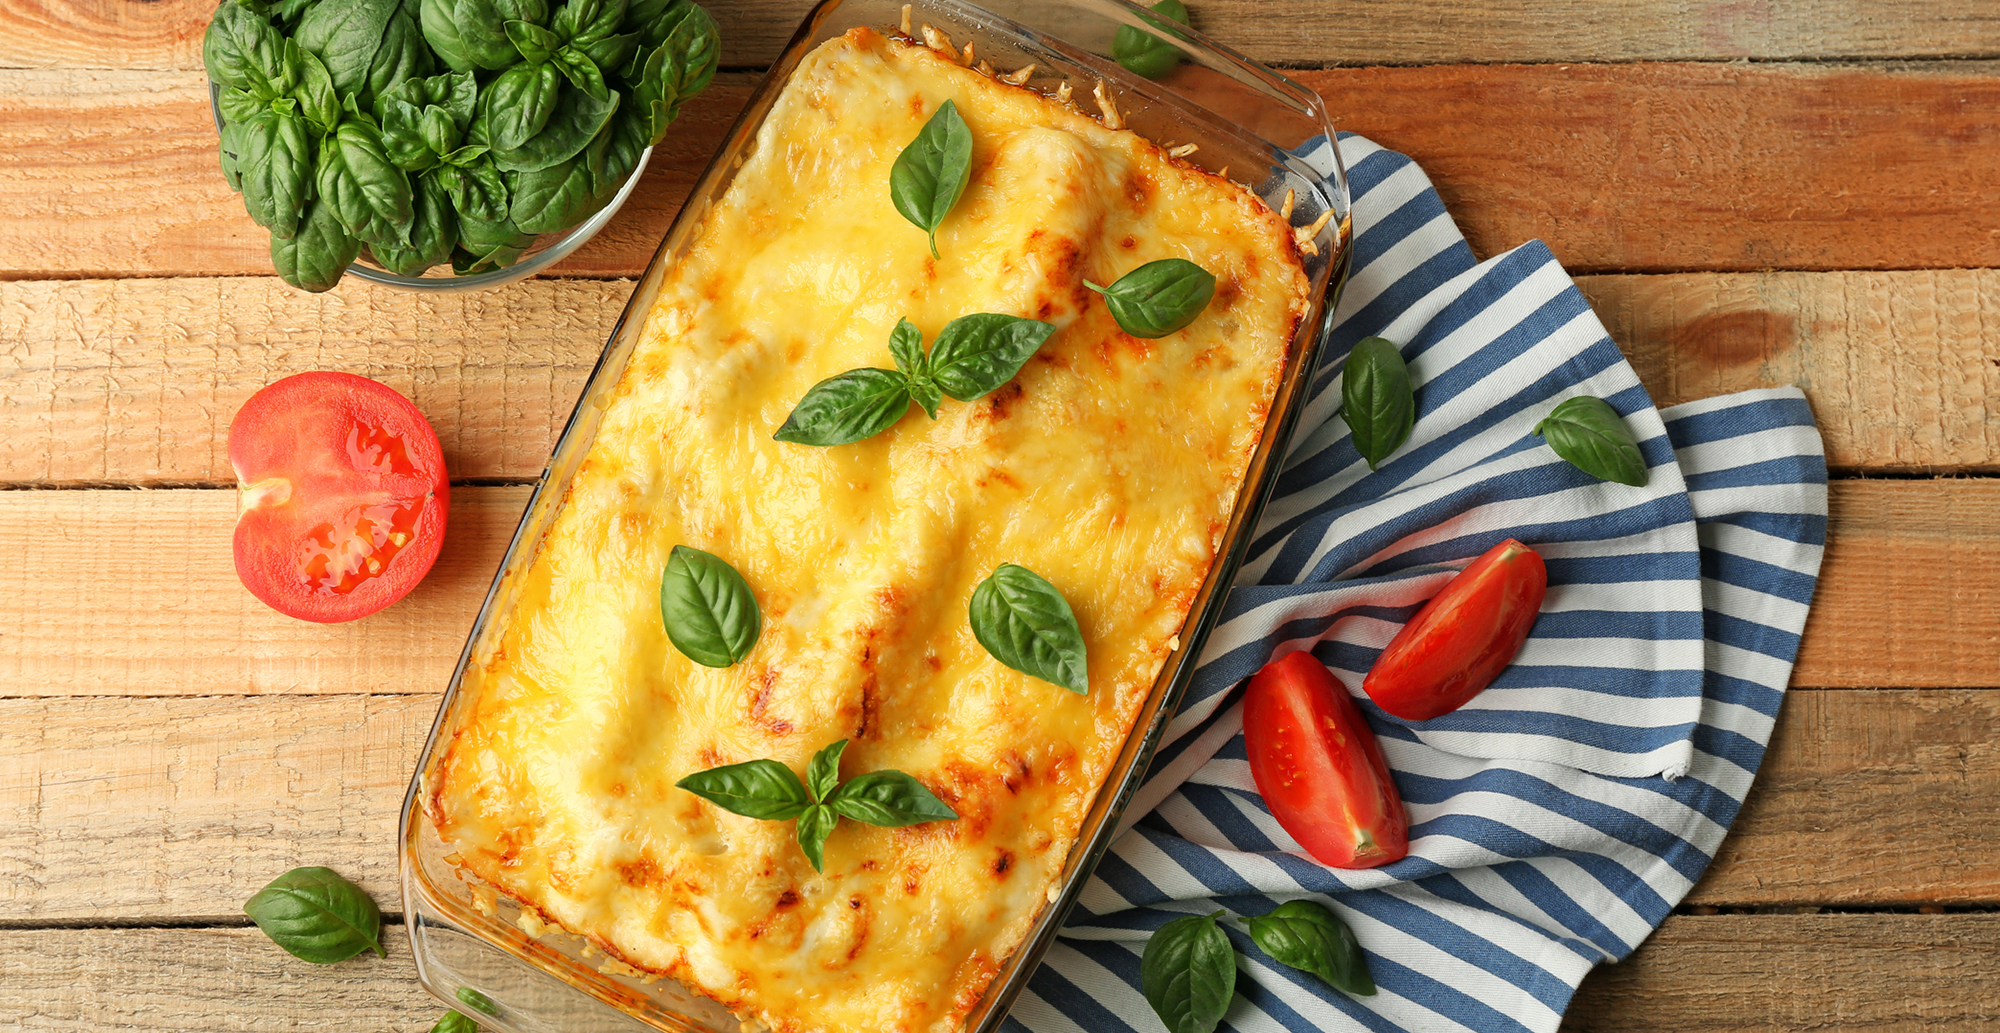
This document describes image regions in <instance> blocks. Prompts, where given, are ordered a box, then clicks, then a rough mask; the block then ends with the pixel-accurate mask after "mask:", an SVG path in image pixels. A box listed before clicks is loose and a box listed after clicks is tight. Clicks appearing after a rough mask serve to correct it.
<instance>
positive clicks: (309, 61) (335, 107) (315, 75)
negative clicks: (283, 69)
mask: <svg viewBox="0 0 2000 1033" xmlns="http://www.w3.org/2000/svg"><path fill="white" fill-rule="evenodd" d="M285 56H286V58H287V59H288V60H291V59H296V60H297V62H298V66H299V83H298V85H297V86H295V87H293V88H292V93H293V96H295V97H297V98H298V102H299V113H300V114H302V115H304V116H305V117H306V121H308V122H311V123H312V124H313V126H314V127H316V128H317V129H318V130H319V131H320V133H321V134H326V133H331V132H333V130H334V128H335V127H336V126H338V125H340V97H339V96H338V95H337V93H336V92H335V90H334V88H333V76H331V75H329V74H328V73H327V70H326V65H324V64H322V63H321V62H320V59H319V58H317V57H315V56H313V53H312V51H310V50H306V49H304V48H302V47H300V46H299V45H298V44H297V43H296V42H293V41H292V40H286V41H285Z"/></svg>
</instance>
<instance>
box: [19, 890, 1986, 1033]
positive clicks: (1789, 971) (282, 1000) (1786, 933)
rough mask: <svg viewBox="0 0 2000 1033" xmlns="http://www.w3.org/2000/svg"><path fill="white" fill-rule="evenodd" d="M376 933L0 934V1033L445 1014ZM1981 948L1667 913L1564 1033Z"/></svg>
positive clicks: (1787, 918) (1761, 1014) (333, 1023)
mask: <svg viewBox="0 0 2000 1033" xmlns="http://www.w3.org/2000/svg"><path fill="white" fill-rule="evenodd" d="M384 932H385V933H386V934H387V936H388V937H389V939H390V941H391V945H390V948H389V957H388V958H386V959H380V958H373V957H369V958H364V959H360V960H355V961H349V962H344V963H342V964H338V965H309V964H307V963H305V962H302V961H299V960H298V959H296V958H293V957H291V956H289V955H287V954H285V953H284V952H282V951H280V950H278V949H277V948H276V947H274V946H272V944H271V943H270V941H268V940H266V939H265V938H264V936H263V934H262V933H260V932H258V931H257V930H255V929H245V928H215V927H207V928H191V929H52V930H32V931H27V930H22V931H11V932H9V931H0V1025H4V1026H6V1028H8V1029H15V1030H21V1031H23V1033H48V1031H55V1030H62V1031H65V1033H67V1031H69V1030H74V1029H79V1028H91V1029H98V1030H113V1029H115V1030H120V1031H123V1033H225V1031H226V1033H238V1031H242V1030H263V1029H286V1030H300V1031H305V1033H354V1031H356V1030H393V1031H407V1033H417V1031H419V1030H423V1029H427V1028H429V1026H430V1024H431V1023H432V1022H434V1021H436V1019H437V1017H438V1016H439V1015H441V1014H443V1005H441V1004H439V1003H438V1002H437V1000H436V999H435V998H432V997H430V996H429V995H428V994H426V993H425V992H424V991H423V989H422V988H420V987H419V986H418V985H417V981H416V971H415V968H414V967H413V966H412V965H411V963H410V957H409V951H408V949H407V946H406V943H405V941H404V939H403V935H404V934H403V930H402V928H401V927H400V926H391V927H389V928H388V929H385V930H384ZM1996 950H2000V916H1994V915H1949V916H1944V915H1939V916H1931V915H1769V916H1754V917H1753V916H1738V915H1718V916H1713V917H1694V916H1687V915H1676V916H1674V917H1672V918H1669V919H1667V921H1666V924H1665V925H1664V926H1662V927H1661V928H1660V931H1659V932H1658V933H1656V934H1654V936H1653V938H1652V939H1650V940H1648V941H1647V942H1646V944H1645V946H1643V947H1641V948H1640V949H1639V952H1638V953H1637V954H1635V955H1633V956H1632V958H1630V959H1629V960H1627V961H1625V962H1622V963H1620V964H1617V965H1609V966H1603V967H1600V968H1598V969H1596V970H1595V971H1593V972H1592V973H1591V974H1590V975H1589V976H1587V977H1586V978H1585V979H1584V982H1583V987H1582V989H1581V991H1580V992H1579V993H1578V994H1577V997H1576V1000H1575V1002H1574V1003H1573V1004H1572V1006H1571V1008H1570V1012H1569V1015H1568V1017H1567V1019H1566V1020H1565V1022H1564V1023H1563V1027H1562V1028H1563V1029H1564V1030H1565V1031H1566V1033H1596V1031H1599V1030H1602V1031H1606V1033H1612V1031H1616V1033H1630V1031H1632V1030H1647V1031H1650V1033H1749V1031H1767V1030H1768V1031H1772V1033H1776V1031H1797V1030H1805V1029H1840V1030H1843V1031H1856V1033H1917V1031H1922V1033H1981V1031H1984V1030H1988V1029H1991V1028H1992V1021H1993V1018H1994V1015H1995V1009H1994V1007H1993V1005H1992V1001H1993V999H1994V995H1995V994H2000V970H1996V968H1995V967H1994V966H1993V965H1992V963H1991V960H1992V957H1993V955H1994V952H1995V951H1996ZM251 988H254V992H252V991H251ZM330 1005H331V1006H330Z"/></svg>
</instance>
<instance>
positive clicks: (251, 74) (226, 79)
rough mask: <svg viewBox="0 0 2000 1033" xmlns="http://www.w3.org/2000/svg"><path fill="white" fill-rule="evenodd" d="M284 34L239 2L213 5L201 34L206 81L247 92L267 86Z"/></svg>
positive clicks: (277, 65) (280, 54) (279, 58)
mask: <svg viewBox="0 0 2000 1033" xmlns="http://www.w3.org/2000/svg"><path fill="white" fill-rule="evenodd" d="M283 52H284V37H283V36H281V35H280V34H279V33H278V30H277V29H274V28H272V27H271V23H270V22H268V21H265V20H264V19H263V18H261V17H258V15H257V14H256V12H254V11H252V10H250V9H249V8H247V7H243V6H241V5H239V4H232V3H225V4H223V5H222V6H220V7H218V8H216V9H215V16H214V17H213V18H210V19H209V22H208V31H207V32H206V33H204V34H203V35H202V38H201V60H202V66H203V67H204V68H206V69H207V70H208V78H209V81H211V82H213V83H215V84H216V85H218V86H222V87H225V88H234V89H239V90H243V91H245V92H248V93H257V92H258V91H260V90H268V83H269V82H270V79H271V76H272V75H273V74H275V73H276V72H277V70H278V69H279V68H280V67H281V65H282V62H283V59H284V54H283Z"/></svg>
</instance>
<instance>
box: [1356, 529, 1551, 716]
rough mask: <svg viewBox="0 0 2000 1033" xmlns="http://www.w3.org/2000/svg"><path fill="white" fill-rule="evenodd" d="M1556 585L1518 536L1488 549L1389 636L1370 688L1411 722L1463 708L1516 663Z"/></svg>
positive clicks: (1378, 701)
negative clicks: (1544, 597) (1519, 540)
mask: <svg viewBox="0 0 2000 1033" xmlns="http://www.w3.org/2000/svg"><path fill="white" fill-rule="evenodd" d="M1548 588H1549V568H1548V565H1547V564H1546V563H1544V562H1542V557H1541V554H1539V553H1537V552H1536V551H1535V550H1533V549H1530V548H1528V547H1527V546H1525V545H1522V544H1521V543H1520V542H1517V541H1515V540H1514V539H1512V538H1509V539H1507V540H1506V541H1504V542H1501V543H1500V544H1498V545H1496V546H1494V547H1493V548H1491V549H1488V550H1486V554H1485V555H1483V556H1481V557H1479V558H1478V559H1476V560H1473V561H1472V564H1471V565H1470V566H1468V567H1466V568H1465V569H1464V570H1462V571H1460V572H1459V573H1458V575H1457V576H1456V577H1454V578H1452V579H1451V581H1450V582H1449V583H1447V584H1446V585H1445V586H1444V590H1443V591H1441V592H1439V593H1438V594H1437V595H1435V596H1432V597H1431V600H1430V601H1429V602H1427V603H1425V604H1424V606H1423V609H1421V610H1418V611H1417V615H1416V616H1414V617H1412V618H1410V622H1409V623H1408V624H1405V625H1403V629H1402V630H1401V631H1398V632H1397V633H1396V637H1395V638H1393V639H1391V640H1389V646H1388V648H1386V649H1384V650H1383V651H1382V655H1381V656H1380V657H1378V658H1376V660H1375V666H1373V667H1371V668H1369V670H1368V677H1367V678H1365V679H1364V680H1363V681H1362V683H1361V689H1362V691H1363V692H1366V693H1368V698H1370V699H1372V700H1374V701H1375V705H1376V706H1379V707H1381V708H1382V709H1383V710H1386V711H1388V712H1389V713H1391V714H1394V715H1396V716H1397V717H1400V718H1402V719H1403V720H1405V721H1428V720H1430V719H1431V718H1434V717H1438V716H1440V715H1442V714H1449V713H1451V712H1452V711H1454V710H1457V709H1458V708H1459V707H1462V706H1464V705H1465V704H1466V702H1467V701H1468V700H1470V699H1472V697H1474V696H1477V695H1479V693H1480V692H1482V691H1484V690H1485V688H1486V687H1487V686H1488V685H1491V684H1493V679H1495V678H1498V677H1499V676H1500V672H1501V671H1504V670H1506V669H1507V665H1508V664H1510V663H1513V662H1514V654H1516V653H1518V652H1520V651H1521V643H1523V642H1525V641H1527V639H1528V632H1529V631H1531V630H1532V629H1533V628H1534V626H1535V618H1536V617H1539V616H1540V615H1541V608H1542V597H1543V596H1544V595H1545V594H1547V592H1548Z"/></svg>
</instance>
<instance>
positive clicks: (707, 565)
mask: <svg viewBox="0 0 2000 1033" xmlns="http://www.w3.org/2000/svg"><path fill="white" fill-rule="evenodd" d="M660 621H661V623H663V624H665V625H666V629H667V638H668V640H670V641H671V642H673V644H674V648H675V649H678V650H680V651H681V655H682V656H685V657H687V658H688V659H690V660H693V661H694V662H695V663H698V664H701V665H702V666H703V667H728V666H729V665H731V664H734V663H736V662H737V661H739V660H741V659H743V658H744V657H746V656H749V655H750V647H752V646H754V645H756V644H757V635H758V633H759V632H761V631H762V630H763V627H764V615H763V612H762V611H761V610H759V609H758V608H757V597H756V596H755V595H753V594H751V591H750V585H749V583H748V582H746V581H744V580H743V575H741V574H739V573H737V572H736V568H735V567H732V566H730V565H729V564H728V563H727V562H726V561H724V560H723V559H722V558H721V557H719V556H716V555H714V554H712V553H707V552H703V551H701V550H700V549H692V548H689V547H688V546H685V545H676V546H674V551H673V552H672V553H670V554H668V556H667V566H666V569H665V570H664V571H662V572H661V573H660Z"/></svg>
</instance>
